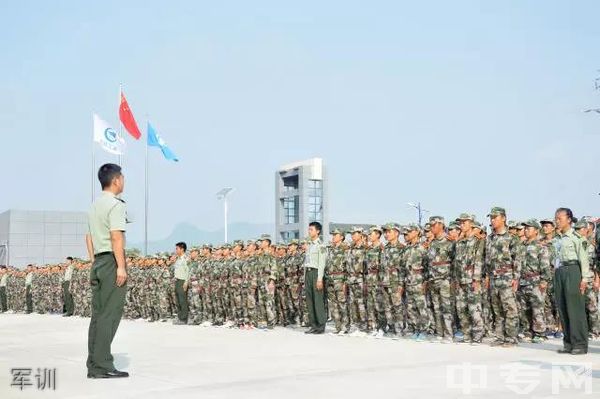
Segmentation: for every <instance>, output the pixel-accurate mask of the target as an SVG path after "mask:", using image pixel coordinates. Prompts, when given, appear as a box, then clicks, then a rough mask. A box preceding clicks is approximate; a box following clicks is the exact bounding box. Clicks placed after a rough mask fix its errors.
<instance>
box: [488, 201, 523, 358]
mask: <svg viewBox="0 0 600 399" xmlns="http://www.w3.org/2000/svg"><path fill="white" fill-rule="evenodd" d="M488 216H489V218H490V221H491V225H492V229H493V231H492V233H491V234H490V236H489V237H488V239H487V244H486V251H485V264H486V268H487V269H488V271H489V273H490V278H491V296H492V307H493V309H494V315H495V325H496V340H495V341H494V342H492V345H493V346H499V345H502V346H505V347H510V346H514V345H517V344H518V339H517V336H518V327H519V313H518V307H517V299H516V295H515V293H516V291H517V288H518V284H519V279H520V277H521V259H520V253H519V246H520V245H521V243H520V242H519V238H518V237H516V236H513V235H510V234H509V233H508V230H507V228H506V211H505V210H504V208H500V207H494V208H492V210H491V211H490V213H489V215H488Z"/></svg>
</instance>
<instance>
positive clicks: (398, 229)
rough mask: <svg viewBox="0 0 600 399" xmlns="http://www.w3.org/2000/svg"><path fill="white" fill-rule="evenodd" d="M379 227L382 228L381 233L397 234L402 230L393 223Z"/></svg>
mask: <svg viewBox="0 0 600 399" xmlns="http://www.w3.org/2000/svg"><path fill="white" fill-rule="evenodd" d="M381 227H382V228H383V231H386V230H397V231H398V232H400V231H401V230H402V228H401V227H400V225H399V224H398V223H394V222H389V223H386V224H384V225H383V226H381Z"/></svg>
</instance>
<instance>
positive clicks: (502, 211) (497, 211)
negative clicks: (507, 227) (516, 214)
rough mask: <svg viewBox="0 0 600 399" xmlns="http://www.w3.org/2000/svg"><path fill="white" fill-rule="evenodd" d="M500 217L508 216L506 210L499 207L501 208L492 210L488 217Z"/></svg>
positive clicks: (497, 207)
mask: <svg viewBox="0 0 600 399" xmlns="http://www.w3.org/2000/svg"><path fill="white" fill-rule="evenodd" d="M498 215H503V216H506V209H504V208H502V207H499V206H495V207H493V208H492V209H491V210H490V213H488V216H498Z"/></svg>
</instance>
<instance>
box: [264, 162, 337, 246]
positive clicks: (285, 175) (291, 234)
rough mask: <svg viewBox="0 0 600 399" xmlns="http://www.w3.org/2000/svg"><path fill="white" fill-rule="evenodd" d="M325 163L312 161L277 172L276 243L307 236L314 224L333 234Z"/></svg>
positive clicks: (325, 235) (324, 233)
mask: <svg viewBox="0 0 600 399" xmlns="http://www.w3.org/2000/svg"><path fill="white" fill-rule="evenodd" d="M327 190H328V187H327V175H326V170H325V167H324V166H323V160H322V159H321V158H312V159H308V160H306V161H300V162H294V163H291V164H288V165H284V166H282V167H281V168H280V169H279V170H278V171H277V172H276V173H275V204H276V210H275V241H276V242H287V241H289V240H291V239H294V238H303V237H305V236H306V230H307V228H308V224H309V223H310V222H313V221H316V222H319V223H321V224H322V225H323V232H322V233H323V237H324V238H325V239H328V238H329V237H328V235H329V198H328V191H327Z"/></svg>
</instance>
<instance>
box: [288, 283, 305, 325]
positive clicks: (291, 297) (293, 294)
mask: <svg viewBox="0 0 600 399" xmlns="http://www.w3.org/2000/svg"><path fill="white" fill-rule="evenodd" d="M299 290H300V286H299V285H298V284H294V283H289V284H286V289H285V301H286V302H287V309H288V312H289V317H290V320H293V321H294V323H300V317H301V311H300V306H301V304H300V292H299Z"/></svg>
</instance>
